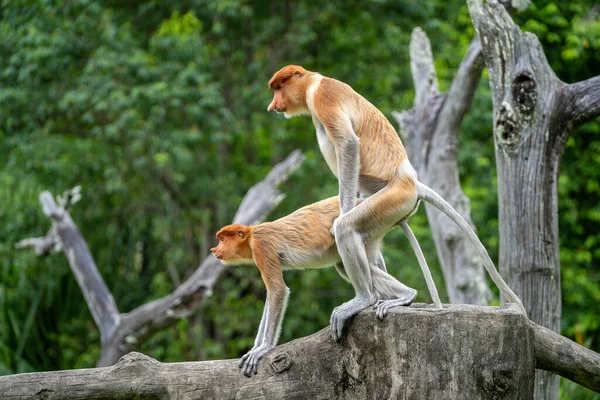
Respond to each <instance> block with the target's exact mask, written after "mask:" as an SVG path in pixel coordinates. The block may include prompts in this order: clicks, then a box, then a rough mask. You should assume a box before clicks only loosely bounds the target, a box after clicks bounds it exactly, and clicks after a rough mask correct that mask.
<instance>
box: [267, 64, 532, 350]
mask: <svg viewBox="0 0 600 400" xmlns="http://www.w3.org/2000/svg"><path fill="white" fill-rule="evenodd" d="M269 87H270V88H271V89H272V90H273V91H274V95H273V100H272V101H271V104H269V106H268V107H267V111H271V110H275V111H277V112H280V113H283V114H284V115H285V116H286V117H287V118H291V117H293V116H296V115H310V116H311V117H312V121H313V124H314V126H315V128H316V131H317V140H318V143H319V148H320V149H321V152H322V153H323V156H324V158H325V161H326V162H327V165H328V166H329V168H330V169H331V170H332V172H333V173H334V175H335V176H336V177H337V178H338V181H339V199H340V200H339V201H340V216H339V218H337V219H336V220H335V222H334V226H333V230H332V232H333V233H334V235H335V241H336V244H337V248H338V251H339V253H340V257H341V260H342V262H343V264H344V268H345V273H346V275H347V276H348V279H349V280H350V282H351V283H352V285H353V286H354V290H355V292H356V296H355V297H354V298H353V299H352V300H350V301H348V302H346V303H344V304H342V305H340V306H338V307H336V308H335V309H334V310H333V312H332V314H331V331H332V334H333V338H334V339H335V340H339V339H340V337H341V334H342V328H343V326H344V324H345V322H346V321H347V320H348V319H349V318H351V317H352V316H354V315H355V314H356V313H358V312H359V311H360V310H362V309H363V308H365V307H368V306H370V305H373V304H375V303H376V302H377V301H378V297H377V293H375V292H374V291H373V272H372V271H374V270H375V269H374V268H373V266H374V265H377V263H378V262H379V260H380V259H381V254H380V253H379V251H378V250H377V249H376V248H375V247H373V246H372V245H371V243H377V242H378V241H380V240H381V237H382V236H383V235H384V234H385V232H387V231H388V230H389V229H390V228H391V227H392V226H393V225H394V224H396V223H397V222H398V221H402V220H405V219H406V218H408V217H409V216H410V215H411V214H412V213H414V212H415V210H416V208H417V205H418V203H419V200H424V201H427V202H428V203H431V204H432V205H434V206H435V207H437V208H438V209H440V210H441V211H442V212H444V213H445V214H446V215H447V216H448V217H450V219H452V220H453V221H454V222H455V223H456V224H457V225H458V226H459V227H460V228H461V230H462V231H464V232H465V234H466V235H467V236H468V237H469V239H470V240H471V241H472V242H473V243H474V245H475V246H476V248H477V251H478V253H479V256H480V257H481V258H482V259H483V261H484V266H485V268H486V270H487V271H488V273H489V274H490V276H491V278H492V280H493V281H494V283H495V284H496V285H497V286H498V287H499V289H500V293H501V294H502V295H503V296H505V297H506V299H507V300H508V301H509V302H512V303H517V304H519V305H520V306H521V308H522V309H523V306H522V303H521V301H520V300H519V298H518V297H517V296H516V295H515V294H514V293H513V291H512V290H511V289H510V288H509V287H508V285H507V284H506V283H505V282H504V280H503V279H502V277H501V276H500V274H499V273H498V271H497V270H496V267H495V266H494V264H493V262H492V260H491V259H490V257H489V255H488V253H487V251H486V250H485V248H484V247H483V245H482V244H481V242H480V241H479V238H477V235H475V233H474V232H473V230H472V229H471V227H470V226H469V225H468V224H467V223H466V222H465V220H464V219H463V218H462V217H461V216H460V215H459V214H458V213H457V212H456V211H455V210H454V209H453V208H452V207H451V206H450V204H448V203H447V202H446V201H445V200H444V199H442V198H441V197H440V196H439V195H438V194H437V193H436V192H435V191H433V190H432V189H430V188H429V187H428V186H426V185H424V184H423V183H421V182H419V181H418V179H417V174H416V171H415V170H414V168H413V167H412V165H411V164H410V161H409V160H408V158H407V155H406V150H405V149H404V146H403V145H402V142H401V141H400V137H399V136H398V134H397V133H396V131H395V130H394V127H393V126H392V124H390V122H389V121H388V120H387V119H386V118H385V116H384V115H383V114H382V113H381V111H379V110H378V109H377V108H376V107H375V106H374V105H372V104H371V103H369V102H368V101H367V100H366V99H365V98H364V97H362V96H361V95H360V94H358V93H356V92H355V91H354V90H353V89H352V88H351V87H350V86H348V85H347V84H345V83H343V82H340V81H338V80H335V79H332V78H328V77H325V76H323V75H321V74H319V73H316V72H311V71H307V70H306V69H304V68H302V67H300V66H297V65H288V66H286V67H284V68H282V69H281V70H279V71H278V72H276V73H275V74H274V75H273V77H272V78H271V79H270V80H269ZM359 191H360V192H361V193H364V194H366V195H369V196H370V197H368V198H367V199H365V200H364V201H363V202H362V203H361V204H359V205H356V206H355V200H356V197H357V193H358V192H359ZM407 226H408V225H407ZM398 297H399V298H402V297H403V295H402V293H399V294H398ZM400 304H401V301H400V302H398V301H397V300H394V299H390V300H384V301H380V302H379V304H377V305H376V307H378V308H380V309H387V308H390V307H395V306H396V305H400ZM523 312H524V309H523Z"/></svg>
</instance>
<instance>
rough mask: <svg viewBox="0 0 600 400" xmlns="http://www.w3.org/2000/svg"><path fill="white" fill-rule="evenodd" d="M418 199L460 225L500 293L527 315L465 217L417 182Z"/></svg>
mask: <svg viewBox="0 0 600 400" xmlns="http://www.w3.org/2000/svg"><path fill="white" fill-rule="evenodd" d="M417 197H418V198H419V199H422V200H425V201H426V202H428V203H429V204H431V205H433V206H435V207H436V208H437V209H439V210H440V211H441V212H443V213H444V214H446V215H447V216H448V217H450V219H451V220H452V221H454V222H455V223H456V225H458V227H459V228H460V229H461V230H462V231H463V232H464V233H465V234H466V235H467V236H468V237H469V239H470V240H471V242H473V244H474V245H475V248H476V249H477V253H479V256H480V257H481V258H482V259H483V266H484V267H485V269H486V270H487V272H488V274H490V277H491V278H492V281H494V283H495V284H496V286H498V288H499V289H500V293H501V294H502V295H503V296H504V297H506V299H507V300H508V301H509V302H511V303H516V304H518V305H519V306H520V307H521V309H522V310H523V313H525V314H526V312H525V307H523V303H522V302H521V300H520V299H519V297H517V295H516V294H515V293H514V292H513V291H512V290H511V288H510V287H508V285H507V284H506V282H504V279H502V277H501V276H500V274H499V273H498V271H497V270H496V267H495V266H494V263H493V261H492V259H491V258H490V256H489V254H488V252H487V250H486V249H485V247H483V244H481V241H480V240H479V238H478V237H477V235H476V234H475V232H473V229H471V227H470V226H469V224H468V223H467V221H465V220H464V219H463V217H461V216H460V214H459V213H458V212H456V210H455V209H454V208H452V206H451V205H450V204H448V202H446V200H444V199H443V198H442V197H441V196H440V195H439V194H437V193H436V192H435V191H434V190H433V189H431V188H430V187H428V186H427V185H425V184H423V183H421V182H417Z"/></svg>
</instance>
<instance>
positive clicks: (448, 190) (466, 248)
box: [394, 28, 492, 305]
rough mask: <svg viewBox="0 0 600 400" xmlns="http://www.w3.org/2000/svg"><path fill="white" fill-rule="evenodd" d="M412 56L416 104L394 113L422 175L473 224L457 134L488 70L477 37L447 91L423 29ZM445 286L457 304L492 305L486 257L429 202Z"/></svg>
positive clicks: (415, 39) (416, 31) (412, 46)
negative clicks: (461, 176)
mask: <svg viewBox="0 0 600 400" xmlns="http://www.w3.org/2000/svg"><path fill="white" fill-rule="evenodd" d="M410 58H411V63H410V65H411V70H412V75H413V80H414V83H415V94H416V95H415V102H414V106H413V108H412V109H410V110H408V111H404V112H402V113H394V117H395V118H396V120H397V121H398V123H399V125H400V131H401V133H402V134H403V137H404V140H405V143H406V147H407V150H408V154H409V156H410V159H411V162H412V164H413V165H414V166H415V168H416V169H417V173H418V175H419V180H420V181H422V182H423V183H425V184H426V185H428V186H429V187H431V188H432V189H433V190H435V191H436V192H438V193H439V194H440V195H441V196H442V197H443V198H444V199H446V201H448V203H450V204H451V205H452V207H454V208H455V209H456V210H457V211H458V213H459V214H461V215H462V216H463V218H464V219H465V220H466V221H467V222H468V223H469V224H470V225H471V226H473V223H472V221H471V218H470V204H469V199H468V198H467V196H465V194H464V193H463V191H462V189H461V186H460V180H459V176H458V161H457V154H458V133H459V131H460V126H461V123H462V120H463V117H464V115H465V114H466V112H467V110H468V109H469V107H470V105H471V101H472V99H473V94H474V93H475V89H476V87H477V83H478V82H479V78H480V76H481V71H482V70H483V66H484V64H483V57H482V55H481V45H480V44H479V40H478V39H477V38H475V39H474V40H473V42H472V43H471V46H470V47H469V49H468V50H467V54H466V55H465V57H464V59H463V61H462V63H461V65H460V67H459V70H458V72H457V73H456V76H455V77H454V80H453V82H452V85H451V87H450V90H449V91H448V92H447V93H440V92H439V91H438V81H437V76H436V73H435V69H434V64H433V55H432V52H431V44H430V42H429V38H428V37H427V35H426V34H425V32H423V31H422V30H421V29H420V28H415V29H414V30H413V32H412V36H411V42H410ZM425 210H426V212H427V219H428V220H429V226H430V227H431V231H432V232H433V239H434V241H435V247H436V250H437V254H438V259H439V262H440V265H441V267H442V272H443V274H444V281H445V283H446V291H447V293H448V298H449V300H450V302H451V303H454V304H479V305H486V304H489V300H490V299H491V297H492V294H491V291H490V289H489V287H488V284H487V277H486V273H485V269H484V266H483V260H481V259H480V258H479V257H478V255H477V250H476V249H475V247H474V246H473V244H472V243H471V242H470V240H469V239H468V238H467V237H466V236H465V234H464V233H463V232H462V231H461V230H460V229H458V227H457V226H456V224H455V223H454V222H452V221H451V220H450V219H449V218H448V217H447V216H446V215H445V214H443V213H441V212H439V211H438V210H437V209H436V208H435V207H433V206H431V205H430V204H426V205H425ZM473 228H474V226H473Z"/></svg>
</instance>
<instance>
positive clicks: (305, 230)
mask: <svg viewBox="0 0 600 400" xmlns="http://www.w3.org/2000/svg"><path fill="white" fill-rule="evenodd" d="M339 212H340V205H339V201H338V197H337V196H336V197H331V198H329V199H325V200H322V201H319V202H317V203H314V204H311V205H308V206H306V207H303V208H301V209H299V210H296V211H295V212H293V213H292V214H290V215H288V216H286V217H283V218H281V219H278V220H276V221H273V222H265V223H262V224H259V225H256V226H246V225H241V224H234V225H228V226H225V227H224V228H222V229H221V230H220V231H219V232H217V238H218V240H219V245H218V246H217V247H214V248H212V249H210V250H211V251H212V252H213V254H214V255H215V257H216V258H218V259H219V260H221V261H222V262H224V263H226V264H256V266H257V267H258V269H259V270H260V274H261V277H262V279H263V281H264V283H265V286H266V288H267V299H266V301H265V308H264V311H263V315H262V318H261V320H260V326H259V328H258V334H257V335H256V339H255V341H254V346H253V347H252V349H251V350H250V351H249V352H248V353H247V354H245V355H244V356H243V357H242V359H241V361H240V368H243V372H244V375H246V376H250V374H251V372H254V373H256V372H257V368H258V361H259V360H260V359H261V357H262V356H263V355H264V354H265V353H266V352H267V351H269V350H270V349H272V348H273V347H275V345H276V344H277V339H278V338H279V333H280V331H281V324H282V321H283V315H284V313H285V308H286V304H287V299H288V295H289V289H288V288H287V286H286V285H285V282H284V281H283V274H282V269H297V268H323V267H327V266H331V265H334V266H335V268H336V269H337V270H338V272H339V273H340V275H341V276H342V277H343V278H344V279H346V280H349V277H348V275H347V274H346V270H345V268H344V265H343V264H342V263H341V259H340V256H339V254H338V251H337V248H336V244H335V240H334V237H333V235H332V234H331V228H332V227H333V221H334V220H335V219H336V218H337V217H338V215H339ZM407 226H408V225H407ZM407 233H408V232H407ZM408 235H409V238H411V237H413V235H412V232H410V233H408ZM381 238H382V237H381V236H372V237H367V238H365V244H366V245H367V246H369V247H370V248H372V249H373V250H374V251H377V253H378V254H379V251H380V248H381ZM411 243H412V241H411ZM415 243H416V239H415ZM415 252H417V253H419V252H420V249H419V250H415ZM370 269H371V270H370V271H369V274H370V276H371V279H372V283H373V291H374V293H375V294H374V296H375V297H376V299H377V300H381V301H387V300H391V299H393V300H394V301H395V302H396V303H397V304H404V305H406V304H410V303H411V302H412V301H413V299H414V298H415V296H416V294H417V291H416V290H414V289H410V288H408V287H407V286H405V285H403V284H402V283H400V282H399V281H397V280H396V279H395V278H394V277H392V276H391V275H389V274H388V273H386V272H385V263H383V258H381V259H378V260H377V262H376V263H375V264H374V265H373V266H372V267H370ZM425 276H426V279H427V284H428V285H433V279H431V275H429V274H428V271H427V272H426V273H425ZM433 288H434V289H435V286H433ZM430 290H431V286H430ZM398 293H402V295H403V297H398ZM434 296H435V297H436V298H437V291H436V292H435V295H434V294H433V293H432V297H434ZM437 301H438V302H439V298H438V300H437ZM440 306H441V303H440ZM386 312H387V309H385V308H381V309H378V310H377V313H376V314H377V317H378V318H383V317H384V316H385V313H386Z"/></svg>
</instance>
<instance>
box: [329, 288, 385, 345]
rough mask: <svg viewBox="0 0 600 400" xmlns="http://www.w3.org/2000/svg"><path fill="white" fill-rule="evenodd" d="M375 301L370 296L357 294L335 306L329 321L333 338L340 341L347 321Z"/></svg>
mask: <svg viewBox="0 0 600 400" xmlns="http://www.w3.org/2000/svg"><path fill="white" fill-rule="evenodd" d="M374 302H375V300H374V299H373V298H372V297H370V296H356V297H355V298H353V299H352V300H350V301H347V302H345V303H344V304H342V305H339V306H337V307H336V308H334V309H333V312H332V313H331V319H330V321H329V323H330V325H331V336H332V337H333V340H335V341H336V342H338V341H339V340H340V339H341V338H342V331H343V329H344V325H345V324H346V321H348V320H349V319H350V318H352V317H354V316H355V315H356V314H358V312H359V311H361V310H363V309H365V308H367V307H369V306H370V305H372V304H373V303H374Z"/></svg>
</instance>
